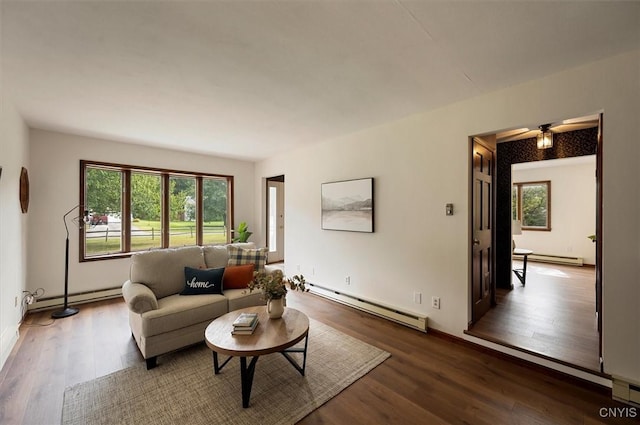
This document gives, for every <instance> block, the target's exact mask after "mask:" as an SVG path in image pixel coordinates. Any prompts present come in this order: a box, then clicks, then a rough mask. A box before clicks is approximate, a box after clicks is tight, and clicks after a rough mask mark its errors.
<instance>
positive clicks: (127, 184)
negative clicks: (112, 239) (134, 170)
mask: <svg viewBox="0 0 640 425" xmlns="http://www.w3.org/2000/svg"><path fill="white" fill-rule="evenodd" d="M120 224H121V226H120V227H121V229H120V232H121V235H120V237H121V238H122V252H130V251H131V170H123V171H122V216H121V217H120Z"/></svg>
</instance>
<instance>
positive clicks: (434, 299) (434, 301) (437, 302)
mask: <svg viewBox="0 0 640 425" xmlns="http://www.w3.org/2000/svg"><path fill="white" fill-rule="evenodd" d="M431 307H433V308H435V309H436V310H440V297H431Z"/></svg>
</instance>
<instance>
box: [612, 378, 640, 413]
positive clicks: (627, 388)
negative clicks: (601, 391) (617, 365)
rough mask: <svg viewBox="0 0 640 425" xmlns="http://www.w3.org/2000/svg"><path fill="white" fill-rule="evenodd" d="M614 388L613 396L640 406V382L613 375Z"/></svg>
mask: <svg viewBox="0 0 640 425" xmlns="http://www.w3.org/2000/svg"><path fill="white" fill-rule="evenodd" d="M612 378H613V379H612V381H613V389H612V394H611V395H612V396H613V398H614V399H615V400H619V401H623V402H625V403H629V404H633V405H636V406H640V384H639V383H637V382H636V383H632V382H628V380H626V379H624V378H620V377H617V376H615V375H614V376H613V377H612Z"/></svg>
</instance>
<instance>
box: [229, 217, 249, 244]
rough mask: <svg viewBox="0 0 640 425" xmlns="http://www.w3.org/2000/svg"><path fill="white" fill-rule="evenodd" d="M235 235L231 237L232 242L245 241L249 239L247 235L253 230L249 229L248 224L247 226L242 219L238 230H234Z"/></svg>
mask: <svg viewBox="0 0 640 425" xmlns="http://www.w3.org/2000/svg"><path fill="white" fill-rule="evenodd" d="M234 234H235V237H234V238H233V242H247V241H248V240H249V236H251V235H253V232H250V231H249V226H247V222H246V221H243V222H241V223H240V225H239V226H238V230H236V231H234Z"/></svg>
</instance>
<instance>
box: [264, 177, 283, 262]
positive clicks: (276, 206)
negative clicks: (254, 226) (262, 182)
mask: <svg viewBox="0 0 640 425" xmlns="http://www.w3.org/2000/svg"><path fill="white" fill-rule="evenodd" d="M266 200H267V208H266V211H267V247H268V248H269V254H268V255H267V261H268V263H269V264H271V263H281V262H283V261H284V175H280V176H275V177H269V178H268V179H267V197H266Z"/></svg>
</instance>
